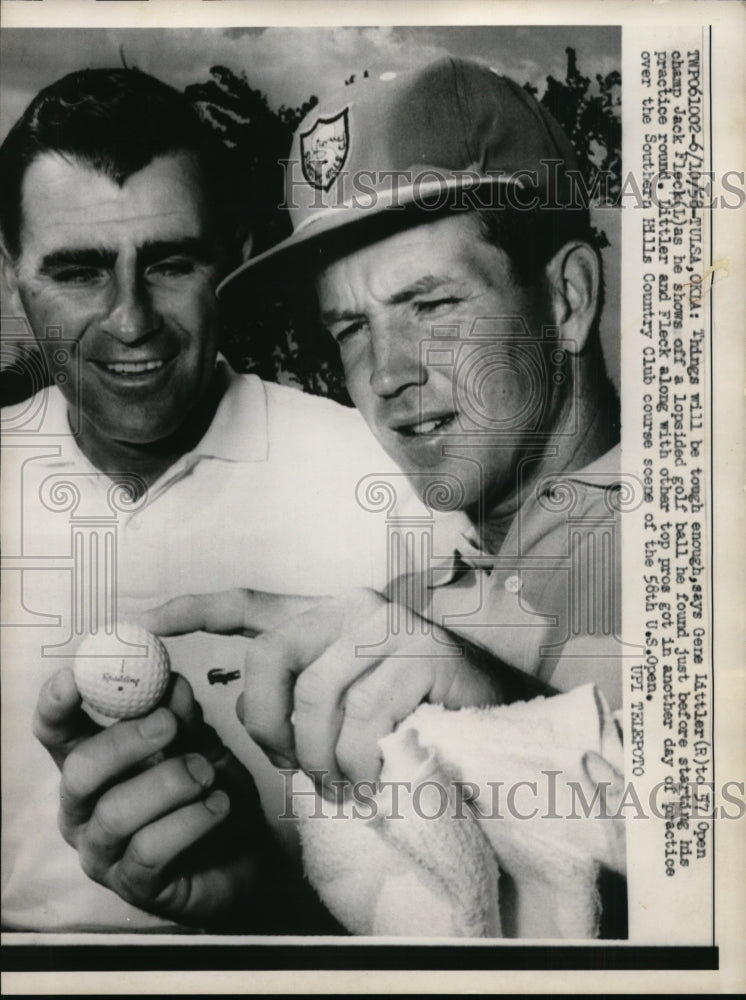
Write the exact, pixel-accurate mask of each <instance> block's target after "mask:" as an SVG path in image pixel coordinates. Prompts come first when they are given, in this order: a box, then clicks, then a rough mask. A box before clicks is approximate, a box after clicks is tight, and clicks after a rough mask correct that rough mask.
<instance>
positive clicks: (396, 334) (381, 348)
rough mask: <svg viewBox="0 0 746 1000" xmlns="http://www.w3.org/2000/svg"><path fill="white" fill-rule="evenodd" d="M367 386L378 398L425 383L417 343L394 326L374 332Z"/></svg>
mask: <svg viewBox="0 0 746 1000" xmlns="http://www.w3.org/2000/svg"><path fill="white" fill-rule="evenodd" d="M372 345H373V346H372V351H373V365H372V371H371V375H370V386H371V389H372V390H373V392H374V393H375V394H376V395H377V396H380V397H381V398H385V397H393V396H398V395H399V394H400V393H401V392H403V391H404V390H405V389H407V388H409V387H410V386H421V385H424V384H425V382H427V368H426V366H425V365H424V363H423V362H422V360H421V358H420V341H419V339H418V337H417V336H415V335H413V334H411V333H409V332H408V331H407V330H405V329H403V328H402V327H401V326H398V325H391V326H388V325H387V326H386V327H385V328H382V329H380V330H377V331H374V333H373V338H372Z"/></svg>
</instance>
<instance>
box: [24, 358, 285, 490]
mask: <svg viewBox="0 0 746 1000" xmlns="http://www.w3.org/2000/svg"><path fill="white" fill-rule="evenodd" d="M216 370H217V377H218V378H219V379H221V380H222V381H223V384H224V386H225V389H224V392H223V395H222V398H221V400H220V403H219V404H218V408H217V410H216V411H215V416H214V417H213V419H212V423H211V424H210V426H209V428H208V429H207V432H206V433H205V434H204V436H203V437H202V439H201V440H200V441H199V442H198V443H197V445H195V447H194V448H193V449H192V450H191V451H190V452H188V453H187V454H186V455H183V456H182V457H181V458H180V459H179V460H178V461H177V462H176V463H174V466H172V467H171V469H170V470H167V471H166V473H164V476H165V477H166V478H169V477H170V475H171V474H172V470H174V469H183V468H184V467H185V466H187V465H194V464H195V462H197V461H198V460H199V459H201V458H218V459H222V460H223V461H226V462H264V461H266V460H267V458H268V456H269V428H268V420H267V393H266V391H265V388H264V383H263V382H262V380H261V379H260V378H259V377H258V376H257V375H237V374H236V372H234V371H233V369H232V368H231V366H230V365H229V364H228V362H227V361H226V360H225V358H223V357H222V356H219V357H218V360H217V365H216ZM44 392H45V393H46V401H45V404H44V405H45V411H44V417H43V426H42V427H41V428H40V434H43V433H47V434H52V435H54V437H57V436H58V435H60V436H61V437H60V449H59V453H58V454H57V455H55V456H50V458H49V460H48V465H49V467H50V468H66V467H68V466H74V467H79V466H80V465H81V464H83V465H90V462H89V461H88V459H87V458H86V456H85V455H84V453H83V452H82V451H81V450H80V448H79V447H78V444H77V441H76V439H75V436H74V435H73V434H71V433H70V429H69V423H68V409H67V402H66V400H65V397H64V396H63V395H62V393H61V392H60V391H59V389H58V388H57V387H56V386H53V387H49V388H47V389H45V390H44ZM53 439H54V438H52V440H53ZM90 467H91V470H92V471H95V472H98V470H97V469H95V467H94V466H93V465H91V466H90ZM102 475H103V473H102Z"/></svg>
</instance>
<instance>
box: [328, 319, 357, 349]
mask: <svg viewBox="0 0 746 1000" xmlns="http://www.w3.org/2000/svg"><path fill="white" fill-rule="evenodd" d="M364 326H365V321H364V320H362V319H361V320H356V321H355V322H354V323H348V325H347V326H343V327H338V328H336V327H332V328H330V329H329V333H330V334H331V336H332V337H333V338H334V339H335V340H336V341H337V343H338V344H341V343H343V342H344V341H345V340H349V339H350V337H352V336H353V335H354V334H356V333H358V332H359V331H360V330H362V329H363V328H364Z"/></svg>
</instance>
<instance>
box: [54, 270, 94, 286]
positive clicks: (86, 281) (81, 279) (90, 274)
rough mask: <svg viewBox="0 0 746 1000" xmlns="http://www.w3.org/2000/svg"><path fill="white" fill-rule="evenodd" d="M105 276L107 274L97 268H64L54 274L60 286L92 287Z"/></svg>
mask: <svg viewBox="0 0 746 1000" xmlns="http://www.w3.org/2000/svg"><path fill="white" fill-rule="evenodd" d="M104 276H105V272H104V271H102V270H99V269H98V268H95V267H63V268H61V269H60V270H59V271H55V272H54V273H53V274H52V278H53V280H54V281H56V282H57V284H59V285H90V284H93V283H94V282H96V281H99V280H100V279H101V278H103V277H104Z"/></svg>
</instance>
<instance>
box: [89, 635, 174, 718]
mask: <svg viewBox="0 0 746 1000" xmlns="http://www.w3.org/2000/svg"><path fill="white" fill-rule="evenodd" d="M138 647H140V648H138ZM170 671H171V664H170V662H169V658H168V652H167V651H166V647H165V646H164V645H163V643H162V642H161V640H160V639H159V638H158V636H156V635H153V633H152V632H148V630H147V629H144V628H142V627H141V626H139V625H135V624H134V623H133V622H118V623H117V626H116V629H115V630H114V633H113V634H109V635H107V634H104V633H101V632H98V633H95V634H93V633H92V634H90V635H87V636H86V637H85V638H84V639H83V641H82V642H81V644H80V646H79V647H78V652H77V655H76V657H75V664H74V667H73V674H74V676H75V683H76V684H77V686H78V691H80V694H81V697H82V699H83V708H84V709H85V710H86V711H87V712H88V714H89V715H90V716H91V717H92V718H93V719H94V720H95V721H96V722H98V723H99V724H100V725H104V726H106V725H111V724H112V723H113V722H116V721H118V720H119V719H134V718H137V717H138V716H140V715H147V714H148V712H150V711H152V709H154V708H155V706H156V705H157V704H158V702H159V701H160V700H161V698H162V697H163V695H164V693H165V691H166V687H167V686H168V677H169V673H170Z"/></svg>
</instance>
